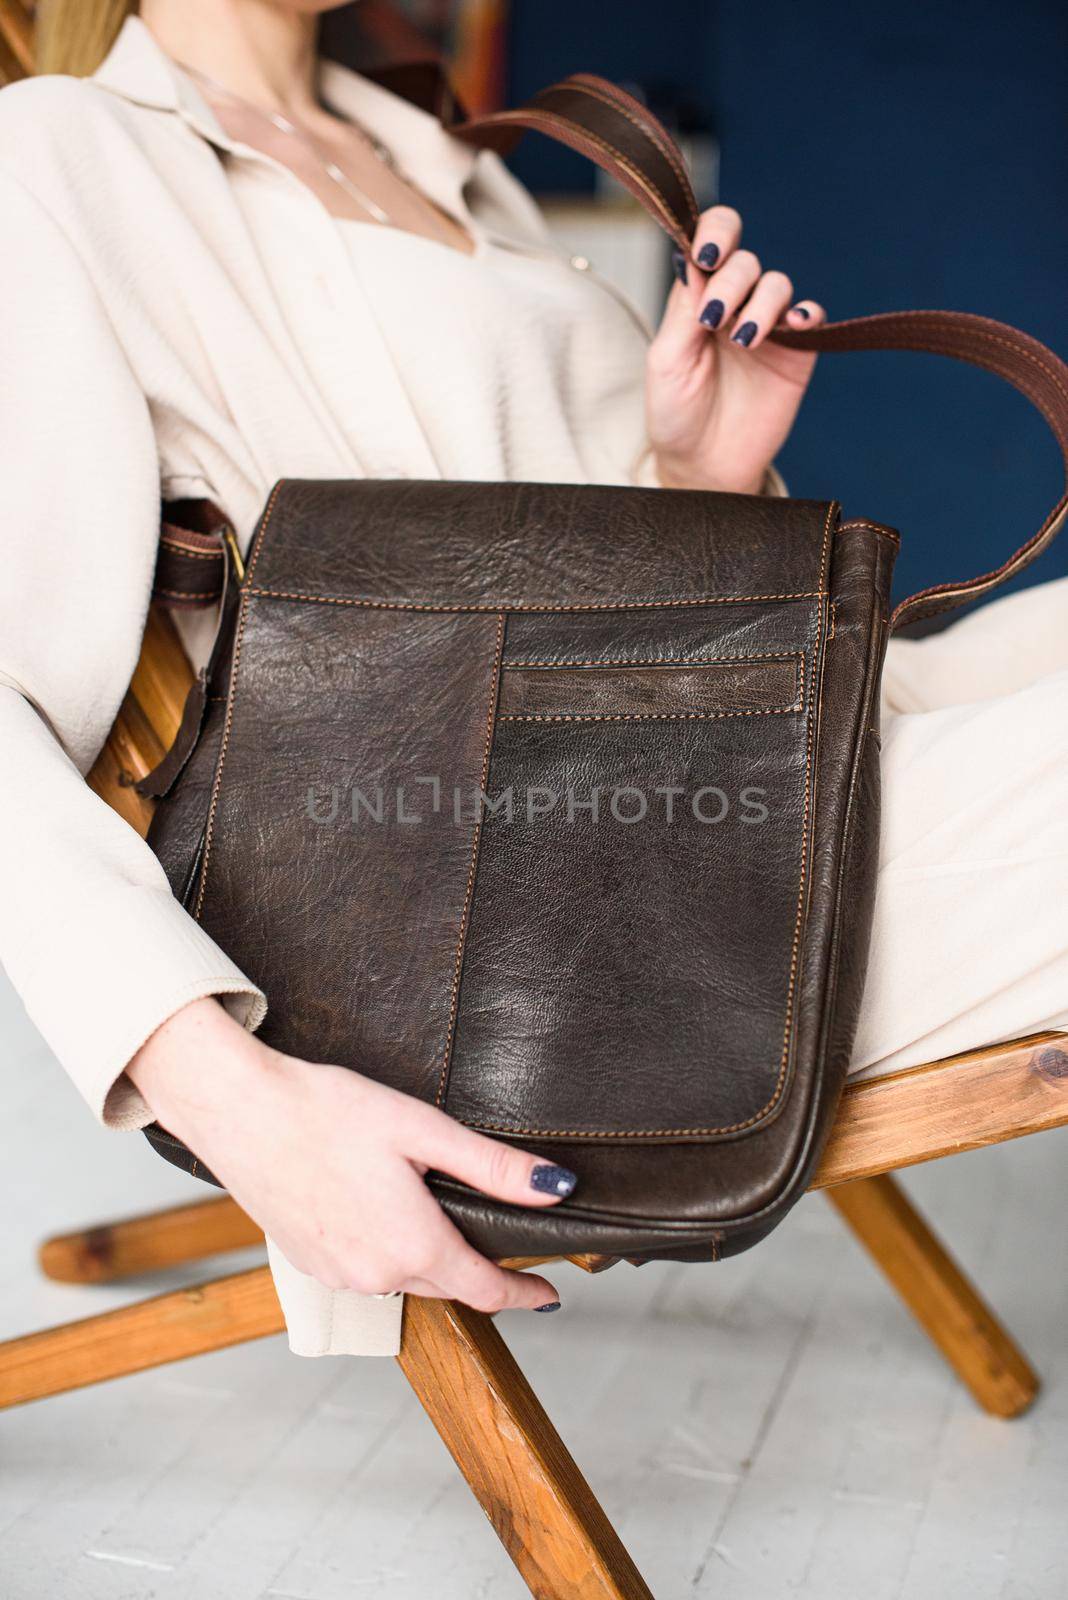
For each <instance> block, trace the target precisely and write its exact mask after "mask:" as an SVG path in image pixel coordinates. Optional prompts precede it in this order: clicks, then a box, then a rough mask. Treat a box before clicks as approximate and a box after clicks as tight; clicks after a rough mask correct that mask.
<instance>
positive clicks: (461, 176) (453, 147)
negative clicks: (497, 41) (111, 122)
mask: <svg viewBox="0 0 1068 1600" xmlns="http://www.w3.org/2000/svg"><path fill="white" fill-rule="evenodd" d="M376 69H377V70H380V71H381V73H382V76H383V78H384V79H386V80H387V81H390V80H393V81H397V82H398V83H400V82H401V81H403V80H402V78H401V77H397V76H396V74H397V73H398V72H401V73H402V72H403V71H404V68H403V66H402V64H401V63H399V62H397V61H396V60H395V59H394V60H393V61H392V62H391V63H388V64H383V63H382V61H381V60H379V62H378V63H376ZM433 70H434V69H433V68H432V67H431V66H430V65H429V62H428V61H424V62H422V63H416V64H415V67H414V68H413V71H414V73H415V81H416V82H417V83H418V84H420V85H421V86H422V88H423V89H424V90H425V91H426V94H425V96H424V95H421V96H420V98H424V97H425V98H427V99H433V101H434V103H436V104H437V105H438V106H441V107H442V108H447V107H448V106H450V105H452V104H453V102H452V100H451V96H449V95H448V94H445V93H442V92H440V90H439V91H435V92H434V93H433V94H431V93H430V90H429V89H428V85H430V84H431V78H430V77H429V76H428V74H429V73H432V72H433ZM438 81H439V84H443V83H444V81H445V80H444V78H443V77H440V76H439V80H438ZM94 82H95V83H97V84H98V85H99V86H100V87H101V88H103V89H107V90H109V91H110V92H111V93H113V94H117V95H119V96H121V97H122V98H123V99H125V100H129V101H131V102H132V103H133V104H135V105H141V106H147V107H149V108H151V109H152V110H156V111H169V112H173V113H176V114H177V115H178V116H180V117H181V118H182V119H183V120H184V121H185V122H187V123H188V124H189V125H190V127H192V128H193V129H195V131H196V132H197V133H199V134H200V135H201V136H202V137H203V138H205V139H207V140H208V141H209V142H210V143H211V144H213V145H216V146H217V147H218V148H220V149H223V150H227V151H229V152H231V153H234V152H236V151H238V149H239V147H238V145H237V144H236V143H235V141H234V140H233V139H231V138H230V137H229V135H228V134H227V133H226V132H225V131H224V129H223V128H222V126H221V125H220V123H219V120H218V118H217V117H216V115H215V113H214V111H213V110H212V109H211V107H210V105H209V104H208V102H207V101H206V100H205V98H204V96H203V95H202V94H201V93H200V90H199V89H198V88H197V86H196V84H195V83H194V82H193V80H192V79H191V78H190V77H189V75H188V74H187V73H185V72H183V71H182V70H181V69H180V67H178V66H177V65H176V63H175V62H174V61H172V60H171V58H170V57H169V56H168V55H167V53H166V51H165V50H164V49H163V48H162V46H161V45H160V44H159V43H158V42H157V40H156V39H155V38H154V36H153V35H152V33H151V32H150V31H149V29H148V28H147V27H146V26H145V24H144V23H143V22H142V21H141V19H140V18H139V17H136V16H131V17H128V18H127V19H126V22H125V23H124V24H123V27H122V30H121V32H120V34H119V37H118V39H117V40H116V42H115V44H114V46H113V47H112V50H111V52H110V54H109V55H108V57H107V59H106V60H105V61H104V63H103V65H102V66H101V67H100V68H99V70H98V71H97V72H96V73H95V74H94ZM319 86H320V92H321V94H322V97H323V100H324V101H325V103H326V104H327V105H329V106H330V107H331V108H332V109H333V110H335V111H337V112H339V113H340V114H341V115H342V116H344V117H349V118H351V119H352V120H353V121H354V122H356V123H358V124H361V123H362V124H364V125H365V126H366V127H367V128H368V129H369V130H370V131H371V132H372V133H374V134H375V135H376V136H377V137H378V138H379V139H381V140H382V142H383V143H384V144H385V146H386V147H387V149H388V150H390V152H391V153H392V154H393V155H394V156H395V157H396V159H397V162H398V164H399V166H400V167H401V168H402V170H405V171H408V172H410V173H412V175H413V176H416V175H417V176H418V181H419V184H420V187H421V188H424V189H425V190H426V191H427V193H428V194H430V195H431V196H432V198H433V199H435V200H437V201H438V203H439V204H441V205H443V206H445V207H446V209H448V210H450V211H453V212H455V211H456V210H457V209H460V210H463V209H464V208H463V187H464V184H465V183H466V182H467V180H468V178H469V177H470V176H471V173H472V171H473V168H474V164H475V162H476V160H477V158H478V151H477V149H476V148H475V147H474V146H473V145H470V144H468V143H466V142H465V141H464V140H462V139H457V138H455V137H453V136H452V135H450V134H449V133H448V132H447V131H446V129H445V128H444V127H443V125H442V122H441V120H440V118H439V116H438V115H436V114H435V113H434V112H432V111H431V110H429V109H424V108H423V107H422V106H421V105H417V104H415V103H414V102H413V101H412V100H408V99H402V98H401V96H400V95H399V94H395V93H393V92H392V90H390V89H388V88H385V87H384V86H383V84H380V83H376V82H374V81H373V79H372V78H370V77H364V76H363V75H362V74H360V73H358V72H353V71H351V70H350V69H349V68H348V67H345V66H342V65H341V64H340V63H339V62H336V61H330V60H326V59H324V60H323V61H322V63H321V67H320V76H319Z"/></svg>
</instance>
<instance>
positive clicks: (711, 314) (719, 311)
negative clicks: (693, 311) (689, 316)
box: [697, 300, 726, 328]
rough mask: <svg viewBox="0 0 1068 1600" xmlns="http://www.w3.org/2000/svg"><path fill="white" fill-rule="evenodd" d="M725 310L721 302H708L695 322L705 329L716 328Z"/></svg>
mask: <svg viewBox="0 0 1068 1600" xmlns="http://www.w3.org/2000/svg"><path fill="white" fill-rule="evenodd" d="M725 310H726V307H725V306H724V304H723V301H722V300H710V301H709V302H708V304H707V306H705V309H704V310H703V311H702V312H701V315H700V316H699V317H698V319H697V320H698V322H703V323H704V325H705V327H706V328H718V327H719V325H720V323H721V322H722V321H723V313H724V311H725Z"/></svg>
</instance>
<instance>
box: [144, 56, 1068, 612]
mask: <svg viewBox="0 0 1068 1600" xmlns="http://www.w3.org/2000/svg"><path fill="white" fill-rule="evenodd" d="M528 129H530V130H534V131H537V132H539V133H545V134H548V135H549V137H550V138H553V139H556V140H558V141H559V142H560V143H562V144H565V145H568V146H570V148H571V149H573V150H577V151H578V152H579V153H580V154H581V155H584V156H587V157H588V158H589V159H590V160H591V161H593V162H595V163H596V165H597V166H599V167H601V168H603V169H604V170H605V171H606V172H608V173H610V174H611V175H612V176H613V177H615V178H616V179H618V181H619V182H620V183H622V184H623V185H624V186H625V187H626V188H627V189H629V191H630V192H631V194H633V195H634V196H635V197H636V198H637V199H638V200H639V201H640V202H641V204H642V205H643V206H644V207H645V209H646V210H647V211H648V212H649V213H650V215H651V216H652V217H653V219H654V221H655V222H657V223H658V224H659V225H660V227H661V228H663V230H664V232H665V233H666V234H667V235H668V237H669V238H670V239H671V240H672V241H673V242H674V243H675V244H676V245H677V246H678V247H679V248H680V249H681V250H684V251H686V252H687V253H688V252H689V248H690V244H691V241H692V239H693V235H694V232H695V230H696V227H697V222H698V216H699V212H698V206H697V201H696V199H695V197H694V192H693V186H692V184H691V182H690V179H689V175H688V173H687V171H686V165H685V162H684V161H683V158H682V154H681V152H680V150H679V148H678V146H677V145H676V143H675V141H674V140H673V139H672V137H671V135H670V134H669V133H668V131H667V129H666V128H665V127H664V126H663V124H662V123H661V122H660V121H658V119H657V118H656V117H655V116H654V115H653V114H652V112H651V111H649V109H648V108H647V107H646V106H643V105H642V103H641V102H640V101H639V100H636V99H635V98H634V97H633V96H632V95H629V94H627V93H626V92H625V91H624V90H622V89H620V88H617V86H616V85H615V84H613V83H609V82H608V80H607V79H605V78H599V77H596V76H595V75H594V74H592V73H586V72H579V73H575V74H574V76H572V77H570V78H565V79H564V80H563V81H562V82H561V83H556V84H553V85H551V86H550V87H549V88H548V89H543V90H542V91H541V92H540V93H539V94H537V95H535V96H534V98H533V99H532V100H529V101H527V103H526V104H525V105H522V106H519V107H517V108H516V109H514V110H510V111H495V112H493V113H491V114H490V115H488V116H484V117H478V118H475V119H473V120H469V121H465V122H460V123H456V124H454V125H453V126H452V127H451V129H450V131H451V132H453V133H454V134H455V135H456V136H457V137H458V138H460V139H464V140H466V141H468V142H469V143H471V144H476V145H479V146H482V147H484V148H487V149H493V150H496V151H498V152H500V153H505V152H507V151H508V150H510V149H511V148H512V147H513V146H514V145H515V144H516V143H517V142H518V140H519V139H520V138H521V137H522V135H523V133H524V132H526V131H527V130H528ZM771 337H772V338H773V339H775V340H776V341H777V342H778V343H780V344H783V345H788V346H790V347H791V348H792V349H795V350H814V351H817V352H819V353H827V354H831V353H833V352H835V351H839V350H917V351H925V352H927V353H929V354H932V355H941V356H950V357H952V358H953V359H954V360H956V361H965V362H968V363H969V364H970V365H972V366H975V367H981V368H983V369H984V370H985V371H987V372H992V373H994V374H996V376H998V377H999V378H1003V379H1004V380H1005V382H1006V383H1010V384H1011V385H1012V386H1013V388H1014V389H1017V390H1019V392H1020V393H1021V394H1022V395H1025V396H1026V397H1027V399H1028V400H1030V401H1031V403H1032V404H1033V405H1034V406H1036V407H1037V409H1038V410H1039V411H1040V412H1041V414H1042V416H1043V417H1044V418H1045V419H1046V422H1047V423H1048V425H1049V427H1050V429H1051V431H1052V433H1053V436H1054V438H1055V439H1056V440H1057V443H1058V444H1059V446H1060V449H1061V455H1062V457H1063V459H1064V465H1065V491H1064V492H1063V493H1062V495H1061V498H1060V499H1059V500H1058V501H1057V504H1056V505H1055V506H1054V507H1053V509H1052V510H1051V511H1050V513H1049V515H1048V516H1047V517H1046V519H1045V521H1044V522H1043V524H1042V526H1041V527H1040V528H1039V530H1038V532H1037V533H1035V534H1033V535H1032V536H1031V538H1030V539H1028V540H1027V541H1026V542H1025V543H1024V544H1022V545H1021V546H1020V547H1019V549H1018V550H1016V551H1014V552H1013V554H1012V555H1011V556H1009V558H1008V559H1007V560H1006V561H1003V562H1002V563H1001V565H1000V566H998V567H994V568H992V569H991V571H989V572H984V573H981V574H980V575H979V576H978V577H975V578H969V579H966V580H963V581H961V582H959V583H941V584H936V585H934V586H933V587H931V588H929V589H922V590H921V591H920V592H919V593H918V594H914V595H912V596H910V598H909V599H907V600H904V601H902V603H901V604H900V605H899V606H898V607H897V610H896V611H895V612H894V615H893V618H892V619H891V625H892V627H893V628H895V629H896V628H900V627H903V626H904V625H905V624H906V623H909V622H916V621H919V620H920V619H921V618H923V617H931V616H935V615H937V614H938V613H939V612H942V611H951V610H953V609H954V608H955V607H957V606H960V605H964V604H966V603H967V602H968V601H970V600H975V599H978V598H980V597H981V596H983V595H985V594H988V593H989V592H990V591H991V590H992V589H996V588H997V587H998V586H999V585H1000V584H1002V583H1005V582H1007V580H1008V579H1009V578H1013V577H1015V576H1016V574H1017V573H1018V572H1022V571H1023V569H1024V568H1025V567H1027V566H1029V565H1030V563H1031V562H1032V561H1034V560H1035V559H1036V557H1038V556H1039V555H1041V554H1042V552H1043V551H1044V550H1045V549H1046V548H1047V547H1048V546H1049V545H1050V544H1052V542H1053V540H1054V539H1055V538H1056V536H1057V534H1058V533H1059V532H1060V530H1061V528H1062V527H1063V525H1064V523H1065V520H1066V518H1068V366H1066V365H1065V363H1064V362H1063V361H1062V360H1061V359H1060V357H1059V356H1056V355H1054V354H1053V352H1052V351H1051V350H1048V349H1047V348H1046V346H1045V345H1043V344H1040V343H1039V341H1038V340H1037V339H1032V338H1031V337H1030V335H1028V334H1026V333H1021V332H1020V331H1019V329H1017V328H1012V327H1009V326H1008V325H1007V324H1005V323H1002V322H994V321H992V320H991V319H990V318H988V317H979V316H973V315H971V314H969V313H966V312H961V311H891V312H888V313H886V314H884V315H882V316H874V317H855V318H853V319H852V320H850V321H847V322H830V323H826V324H825V325H824V326H823V327H820V328H804V329H781V330H778V331H777V332H775V333H773V334H772V336H771ZM212 509H214V508H212ZM176 520H177V521H178V522H179V530H174V529H168V528H165V530H164V537H163V540H162V542H161V545H160V555H159V564H158V566H157V570H156V586H155V593H156V594H157V596H159V597H160V598H163V599H165V600H168V601H169V603H171V604H175V603H177V604H182V603H186V604H192V605H204V604H209V603H211V601H212V599H217V598H218V595H219V593H220V590H221V584H222V574H223V571H224V566H225V561H224V557H223V552H222V549H221V548H220V545H219V543H218V541H217V540H215V541H213V540H212V539H211V537H210V536H206V535H202V536H201V537H200V538H199V539H197V540H194V541H192V542H190V541H189V540H188V538H183V535H182V532H181V531H180V528H181V527H182V526H185V527H188V526H189V522H188V520H187V518H185V517H181V518H177V519H176ZM194 525H195V524H194ZM213 551H214V552H215V554H214V558H213V555H212V552H213ZM168 591H169V592H168Z"/></svg>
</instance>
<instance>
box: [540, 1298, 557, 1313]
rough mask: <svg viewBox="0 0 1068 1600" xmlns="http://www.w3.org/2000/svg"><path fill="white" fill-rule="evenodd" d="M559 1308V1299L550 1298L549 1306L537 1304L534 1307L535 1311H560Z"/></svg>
mask: <svg viewBox="0 0 1068 1600" xmlns="http://www.w3.org/2000/svg"><path fill="white" fill-rule="evenodd" d="M559 1309H560V1302H559V1300H550V1301H549V1304H548V1305H547V1306H535V1307H534V1310H535V1311H559Z"/></svg>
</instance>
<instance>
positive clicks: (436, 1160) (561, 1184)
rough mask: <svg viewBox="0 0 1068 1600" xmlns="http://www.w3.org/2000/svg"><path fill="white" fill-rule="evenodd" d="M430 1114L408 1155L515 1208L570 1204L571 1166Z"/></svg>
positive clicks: (573, 1178) (574, 1179)
mask: <svg viewBox="0 0 1068 1600" xmlns="http://www.w3.org/2000/svg"><path fill="white" fill-rule="evenodd" d="M426 1110H427V1112H428V1113H430V1115H428V1116H427V1117H426V1118H425V1119H423V1120H422V1121H421V1125H420V1126H419V1128H418V1130H417V1132H416V1142H415V1144H414V1146H412V1147H410V1149H409V1154H410V1155H412V1156H414V1157H415V1158H416V1159H417V1160H419V1161H425V1162H426V1165H427V1166H428V1167H434V1168H435V1169H436V1170H437V1171H438V1172H446V1173H448V1175H449V1176H450V1177H451V1178H459V1180H460V1182H461V1183H466V1184H469V1185H470V1187H471V1188H472V1189H479V1190H481V1191H482V1193H483V1194H489V1195H493V1197H494V1198H495V1199H497V1200H507V1201H509V1202H510V1203H511V1204H512V1205H516V1206H551V1205H555V1204H557V1202H558V1201H560V1200H566V1199H567V1197H568V1195H569V1194H570V1193H571V1192H572V1190H573V1189H574V1187H575V1184H576V1183H577V1182H578V1179H577V1178H576V1176H575V1174H574V1173H573V1172H571V1171H570V1170H569V1169H568V1168H567V1167H562V1166H559V1165H558V1164H557V1163H556V1162H554V1161H547V1160H546V1159H545V1158H544V1156H532V1155H529V1154H528V1153H527V1151H525V1150H516V1149H513V1147H512V1146H511V1145H508V1144H502V1143H501V1141H500V1140H499V1139H487V1138H486V1137H485V1135H484V1134H481V1133H473V1132H472V1130H471V1129H470V1128H465V1127H464V1126H463V1125H462V1123H459V1122H455V1121H453V1119H452V1118H451V1117H448V1116H446V1115H445V1114H444V1113H443V1112H441V1111H433V1110H432V1108H431V1107H429V1106H428V1107H427V1108H426Z"/></svg>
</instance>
